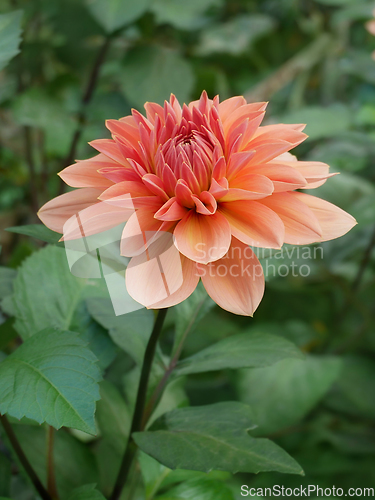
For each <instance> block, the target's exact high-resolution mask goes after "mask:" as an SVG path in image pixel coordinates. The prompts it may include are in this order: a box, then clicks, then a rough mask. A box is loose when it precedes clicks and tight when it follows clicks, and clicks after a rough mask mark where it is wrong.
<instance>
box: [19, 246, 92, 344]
mask: <svg viewBox="0 0 375 500" xmlns="http://www.w3.org/2000/svg"><path fill="white" fill-rule="evenodd" d="M85 286H86V281H85V280H83V279H78V278H76V277H75V276H73V275H72V274H71V272H70V269H69V266H68V262H67V258H66V254H65V250H64V249H63V248H58V247H55V246H47V247H45V248H42V249H41V250H39V251H38V252H35V253H33V254H32V255H31V256H30V257H28V258H27V259H25V260H24V261H23V263H22V265H21V266H20V267H19V269H18V275H17V278H16V279H15V280H14V294H13V301H12V302H13V307H14V315H15V316H16V322H15V325H14V326H15V329H16V330H17V331H18V333H19V334H20V335H21V337H22V338H23V339H24V340H25V339H27V338H29V337H31V336H32V335H33V334H34V333H35V332H38V331H40V330H43V329H44V328H47V327H49V326H54V327H56V328H60V329H61V330H69V327H70V324H71V321H72V318H73V315H74V311H75V308H76V307H77V305H78V303H79V302H80V300H81V295H82V291H83V289H84V287H85Z"/></svg>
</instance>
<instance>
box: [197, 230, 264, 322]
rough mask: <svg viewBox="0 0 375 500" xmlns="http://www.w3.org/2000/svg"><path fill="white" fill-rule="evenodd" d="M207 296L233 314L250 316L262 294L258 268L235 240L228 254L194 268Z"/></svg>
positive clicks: (241, 244) (261, 271) (260, 271)
mask: <svg viewBox="0 0 375 500" xmlns="http://www.w3.org/2000/svg"><path fill="white" fill-rule="evenodd" d="M198 268H199V271H200V274H201V278H202V282H203V285H204V287H205V289H206V290H207V293H208V295H209V296H210V297H211V298H212V299H213V300H214V301H215V302H216V303H217V304H218V305H219V306H220V307H222V308H223V309H225V310H226V311H229V312H231V313H233V314H240V315H243V316H252V315H253V313H254V311H255V310H256V308H257V307H258V305H259V303H260V301H261V300H262V297H263V294H264V275H263V269H262V266H261V264H260V262H259V260H258V259H257V257H256V255H255V253H254V252H253V251H252V250H251V248H250V247H249V246H247V245H245V244H244V243H242V242H241V241H239V240H237V239H236V238H233V239H232V244H231V246H230V248H229V251H228V253H227V254H226V255H225V256H224V257H223V258H222V259H220V260H217V261H215V262H211V263H210V264H208V265H207V266H203V265H201V264H199V266H198Z"/></svg>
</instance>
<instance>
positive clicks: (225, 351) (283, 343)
mask: <svg viewBox="0 0 375 500" xmlns="http://www.w3.org/2000/svg"><path fill="white" fill-rule="evenodd" d="M284 358H303V354H302V352H301V351H300V350H299V349H298V347H296V346H295V345H294V344H292V342H289V341H288V340H286V339H284V338H282V337H278V336H276V335H270V334H266V333H257V332H245V333H240V334H237V335H232V336H231V337H227V338H225V339H223V340H221V341H220V342H217V343H216V344H214V345H212V346H210V347H207V348H206V349H204V350H203V351H200V352H198V353H197V354H194V355H193V356H190V357H189V358H185V359H183V360H182V361H180V362H179V363H178V364H177V367H176V371H175V373H176V375H186V374H188V373H200V372H209V371H213V370H223V369H225V368H232V369H236V368H250V367H260V366H268V365H272V364H274V363H277V362H278V361H281V360H282V359H284Z"/></svg>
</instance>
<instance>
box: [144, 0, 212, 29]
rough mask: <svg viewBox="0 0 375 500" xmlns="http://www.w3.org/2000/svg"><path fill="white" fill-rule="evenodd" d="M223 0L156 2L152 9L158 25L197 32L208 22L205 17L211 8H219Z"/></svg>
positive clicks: (166, 0)
mask: <svg viewBox="0 0 375 500" xmlns="http://www.w3.org/2000/svg"><path fill="white" fill-rule="evenodd" d="M221 4H222V0H189V2H176V0H154V1H153V2H152V4H151V7H150V9H151V10H152V12H153V13H154V14H155V16H156V21H157V22H158V23H169V24H172V25H173V26H175V27H176V28H180V29H188V30H197V29H199V28H201V27H202V26H203V25H204V24H205V23H206V22H207V21H206V19H205V18H204V17H202V16H203V14H204V12H205V11H206V10H207V9H209V8H210V7H219V6H221Z"/></svg>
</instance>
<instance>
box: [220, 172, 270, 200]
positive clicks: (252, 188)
mask: <svg viewBox="0 0 375 500" xmlns="http://www.w3.org/2000/svg"><path fill="white" fill-rule="evenodd" d="M229 186H230V187H229V190H228V193H227V194H226V195H225V196H223V198H221V199H220V201H235V200H257V199H259V198H264V197H265V196H270V195H271V194H272V193H273V189H274V188H273V183H272V181H270V180H269V179H268V177H266V176H264V175H257V174H254V175H252V174H250V175H246V176H241V177H239V178H237V179H236V178H235V179H233V180H232V182H230V183H229Z"/></svg>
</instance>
